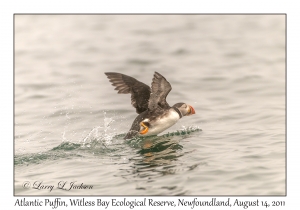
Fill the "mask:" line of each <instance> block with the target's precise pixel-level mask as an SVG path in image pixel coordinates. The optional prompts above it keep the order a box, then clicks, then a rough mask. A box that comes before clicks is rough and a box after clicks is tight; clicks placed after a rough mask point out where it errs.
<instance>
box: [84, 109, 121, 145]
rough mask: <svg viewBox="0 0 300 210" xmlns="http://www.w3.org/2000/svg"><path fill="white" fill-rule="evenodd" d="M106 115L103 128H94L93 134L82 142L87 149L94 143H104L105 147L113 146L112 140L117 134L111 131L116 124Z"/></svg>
mask: <svg viewBox="0 0 300 210" xmlns="http://www.w3.org/2000/svg"><path fill="white" fill-rule="evenodd" d="M103 114H104V119H103V121H104V124H103V126H97V127H94V128H93V129H92V130H91V132H90V133H89V134H88V135H87V136H86V137H85V138H84V139H83V140H82V143H83V145H84V146H86V147H90V146H91V145H92V144H94V143H102V144H103V145H104V146H105V147H107V146H108V145H111V143H112V139H113V138H114V136H115V135H117V133H115V132H112V131H111V124H112V123H113V122H115V120H113V118H109V117H106V112H104V113H103Z"/></svg>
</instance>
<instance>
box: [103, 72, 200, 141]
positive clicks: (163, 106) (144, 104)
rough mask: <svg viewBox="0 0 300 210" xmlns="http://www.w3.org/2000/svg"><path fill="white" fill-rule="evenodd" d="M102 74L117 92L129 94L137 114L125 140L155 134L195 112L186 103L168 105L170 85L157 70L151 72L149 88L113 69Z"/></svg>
mask: <svg viewBox="0 0 300 210" xmlns="http://www.w3.org/2000/svg"><path fill="white" fill-rule="evenodd" d="M105 74H106V76H107V78H108V79H109V81H110V82H111V83H112V85H113V86H115V87H116V88H115V90H117V91H118V93H122V94H126V93H131V104H132V105H133V107H134V108H136V112H137V113H138V114H139V115H138V116H137V117H136V118H135V120H134V121H133V123H132V126H131V128H130V130H129V131H128V133H127V134H126V136H125V137H124V139H131V138H133V137H135V136H152V135H157V134H159V133H161V132H163V131H164V130H166V129H168V128H169V127H171V126H172V125H174V124H175V123H176V122H177V121H178V120H179V119H180V118H182V117H183V116H189V115H192V114H195V110H194V108H193V107H192V106H190V105H187V104H186V103H176V104H174V105H173V106H172V107H170V106H169V104H168V103H167V101H166V97H167V95H168V94H169V92H170V91H171V90H172V87H171V85H170V83H169V82H168V81H167V80H166V78H164V77H163V76H162V75H161V74H159V73H158V72H155V73H154V77H153V80H152V84H151V89H150V87H149V86H148V85H146V84H144V83H142V82H140V81H138V80H136V79H134V78H132V77H130V76H127V75H124V74H120V73H114V72H106V73H105Z"/></svg>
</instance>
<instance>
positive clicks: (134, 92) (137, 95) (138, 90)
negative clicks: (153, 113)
mask: <svg viewBox="0 0 300 210" xmlns="http://www.w3.org/2000/svg"><path fill="white" fill-rule="evenodd" d="M105 74H106V76H107V78H108V79H109V81H110V82H111V83H112V85H113V86H115V87H116V88H115V90H118V93H121V94H126V93H131V104H132V106H133V107H134V108H136V112H137V113H138V114H140V113H142V112H144V111H146V110H147V108H148V101H149V97H150V92H151V89H150V87H149V86H148V85H146V84H144V83H142V82H140V81H138V80H136V79H134V78H132V77H130V76H127V75H125V74H120V73H114V72H105Z"/></svg>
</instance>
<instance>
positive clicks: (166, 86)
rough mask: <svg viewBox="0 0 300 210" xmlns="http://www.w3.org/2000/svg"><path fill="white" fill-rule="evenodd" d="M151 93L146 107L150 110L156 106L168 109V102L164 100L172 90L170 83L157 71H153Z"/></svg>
mask: <svg viewBox="0 0 300 210" xmlns="http://www.w3.org/2000/svg"><path fill="white" fill-rule="evenodd" d="M151 90H152V92H151V95H150V99H149V104H148V108H149V110H150V111H153V110H155V109H156V108H162V109H168V108H170V106H169V104H168V103H167V101H166V97H167V95H168V94H169V92H170V91H171V90H172V87H171V85H170V83H169V82H168V81H167V80H166V78H164V77H163V76H162V75H161V74H159V73H158V72H155V73H154V77H153V80H152V85H151Z"/></svg>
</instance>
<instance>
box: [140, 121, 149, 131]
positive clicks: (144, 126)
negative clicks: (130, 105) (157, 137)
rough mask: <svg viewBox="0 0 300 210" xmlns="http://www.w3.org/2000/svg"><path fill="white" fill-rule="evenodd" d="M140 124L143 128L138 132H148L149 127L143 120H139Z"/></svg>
mask: <svg viewBox="0 0 300 210" xmlns="http://www.w3.org/2000/svg"><path fill="white" fill-rule="evenodd" d="M140 125H141V126H142V127H143V128H144V130H142V131H140V134H146V133H148V130H149V128H148V127H147V126H146V125H145V124H144V123H143V122H141V123H140Z"/></svg>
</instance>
